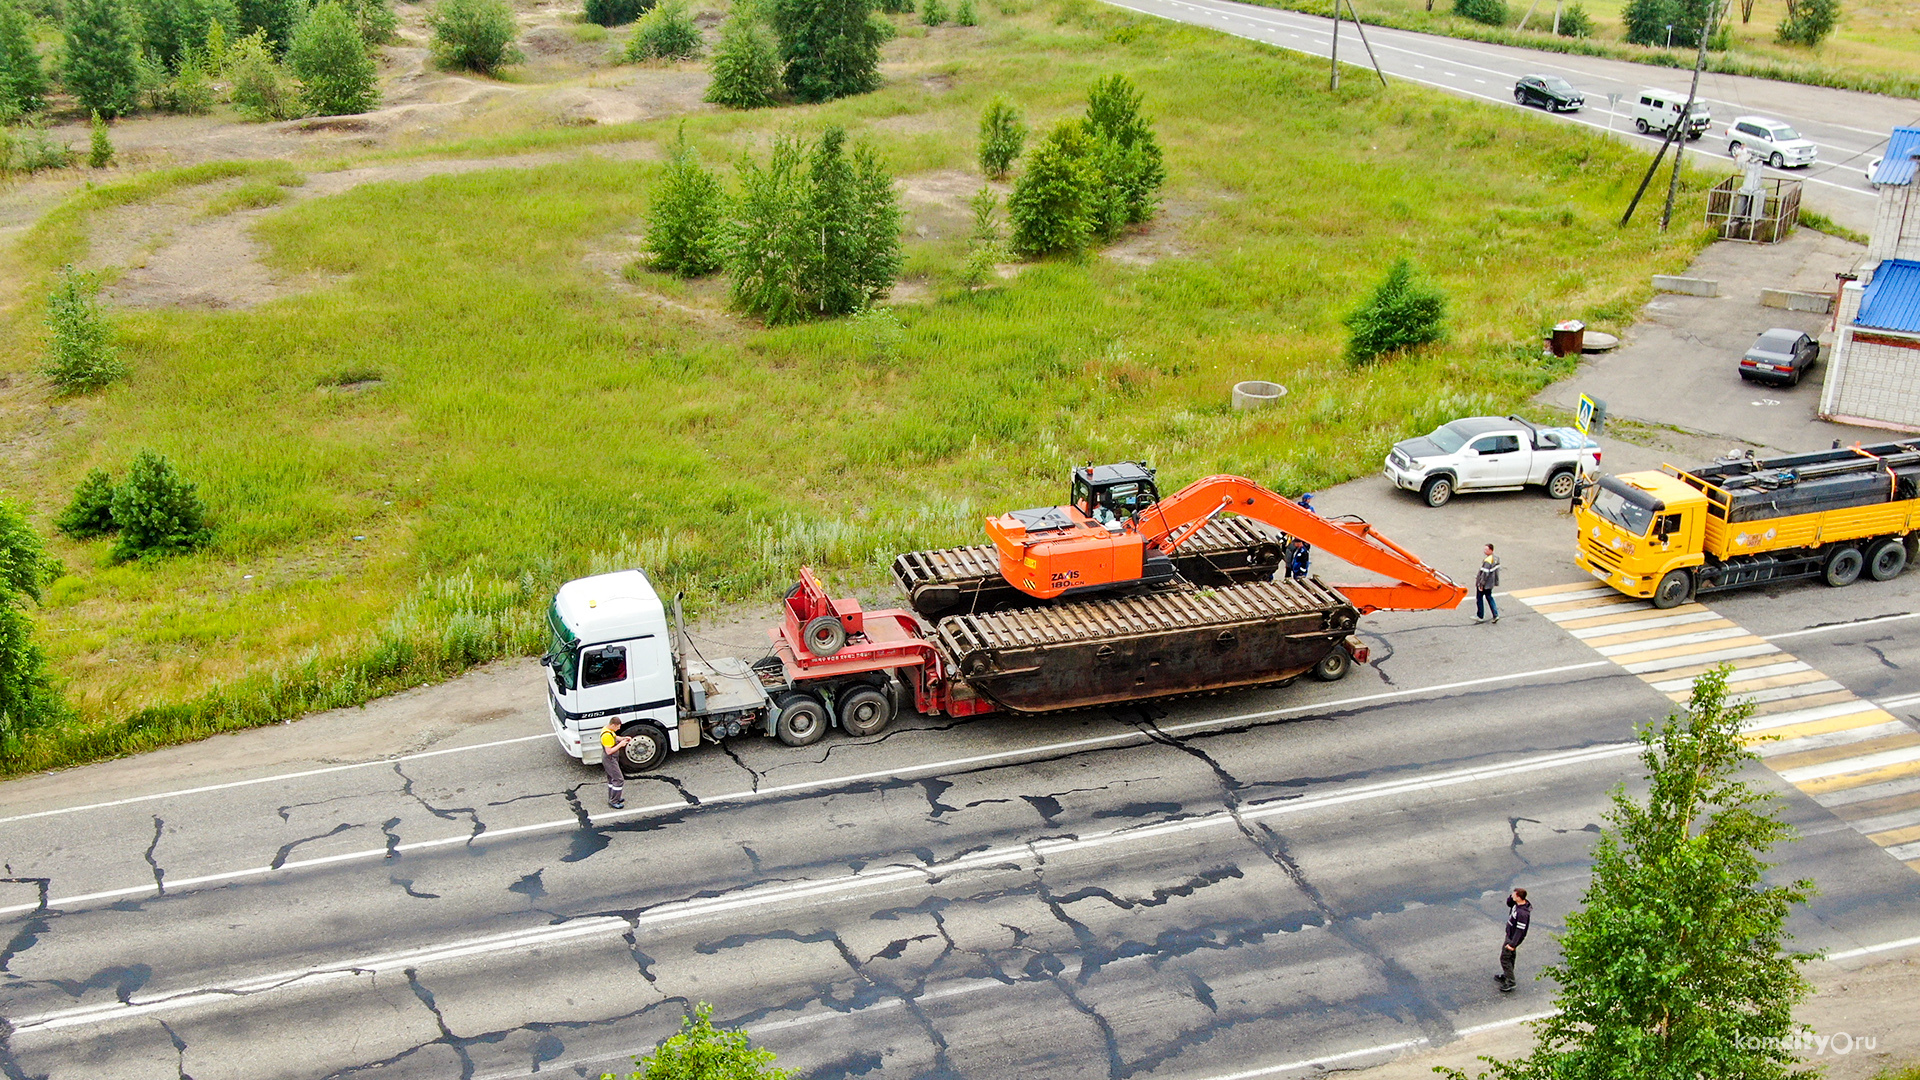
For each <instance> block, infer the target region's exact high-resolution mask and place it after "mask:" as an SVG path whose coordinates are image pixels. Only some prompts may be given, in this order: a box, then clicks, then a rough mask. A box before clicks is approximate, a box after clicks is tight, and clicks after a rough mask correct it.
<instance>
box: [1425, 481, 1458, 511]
mask: <svg viewBox="0 0 1920 1080" xmlns="http://www.w3.org/2000/svg"><path fill="white" fill-rule="evenodd" d="M1420 497H1421V498H1423V499H1425V500H1427V505H1428V506H1434V507H1440V506H1445V505H1447V500H1448V499H1451V498H1453V477H1451V476H1436V477H1434V478H1433V479H1431V480H1429V481H1427V483H1426V485H1425V486H1424V487H1422V488H1421V489H1420Z"/></svg>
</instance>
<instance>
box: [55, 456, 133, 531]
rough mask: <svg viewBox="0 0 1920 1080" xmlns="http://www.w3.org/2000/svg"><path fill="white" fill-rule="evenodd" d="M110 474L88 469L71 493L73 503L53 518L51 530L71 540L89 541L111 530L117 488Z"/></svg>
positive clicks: (103, 470) (102, 470)
mask: <svg viewBox="0 0 1920 1080" xmlns="http://www.w3.org/2000/svg"><path fill="white" fill-rule="evenodd" d="M119 486H120V485H118V484H116V483H114V480H113V474H112V473H110V472H108V471H107V470H105V469H90V470H88V472H87V477H86V479H84V480H82V481H80V486H79V487H77V488H75V489H74V491H73V501H72V502H70V503H68V504H67V508H66V509H65V510H62V511H61V512H60V516H59V517H57V518H54V519H53V527H54V528H56V529H59V530H60V531H61V532H63V533H66V534H67V535H68V536H71V537H73V538H74V539H75V540H92V539H95V538H96V537H101V536H105V535H107V534H108V533H110V532H112V531H113V530H114V524H113V493H114V492H115V491H116V490H118V489H119Z"/></svg>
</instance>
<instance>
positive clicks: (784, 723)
mask: <svg viewBox="0 0 1920 1080" xmlns="http://www.w3.org/2000/svg"><path fill="white" fill-rule="evenodd" d="M773 703H774V704H775V705H778V706H780V719H779V720H777V721H775V722H774V725H773V734H774V735H775V736H776V737H777V738H778V739H779V740H780V741H781V742H783V743H786V744H787V745H788V746H812V745H813V744H814V743H817V742H819V741H820V737H821V736H823V735H825V734H826V733H827V707H826V705H824V704H822V703H821V701H820V699H819V698H817V697H814V696H813V695H812V694H809V693H806V692H804V691H793V692H790V693H785V694H781V695H780V696H779V697H777V698H775V699H773Z"/></svg>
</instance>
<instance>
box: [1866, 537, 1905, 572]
mask: <svg viewBox="0 0 1920 1080" xmlns="http://www.w3.org/2000/svg"><path fill="white" fill-rule="evenodd" d="M1906 568H1907V545H1906V543H1905V542H1904V541H1902V540H1901V539H1900V538H1899V537H1897V536H1889V537H1887V538H1886V539H1885V540H1882V541H1880V542H1879V543H1877V544H1875V545H1873V548H1872V550H1870V551H1868V552H1867V576H1868V577H1870V578H1872V579H1873V580H1875V581H1892V580H1893V579H1894V578H1897V577H1899V576H1900V571H1902V570H1905V569H1906Z"/></svg>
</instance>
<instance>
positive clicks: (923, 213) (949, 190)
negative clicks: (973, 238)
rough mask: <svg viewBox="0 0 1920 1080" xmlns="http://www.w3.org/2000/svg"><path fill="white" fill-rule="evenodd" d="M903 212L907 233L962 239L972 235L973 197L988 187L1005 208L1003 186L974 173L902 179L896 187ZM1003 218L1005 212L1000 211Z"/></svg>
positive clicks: (953, 171) (952, 171)
mask: <svg viewBox="0 0 1920 1080" xmlns="http://www.w3.org/2000/svg"><path fill="white" fill-rule="evenodd" d="M896 186H897V187H898V189H899V192H900V206H901V209H902V210H904V211H906V228H907V231H908V232H910V233H912V234H913V235H915V236H918V237H922V238H924V239H928V240H944V239H961V238H965V237H966V236H967V235H968V234H969V233H971V232H972V231H973V203H972V200H973V196H974V195H975V194H976V193H978V192H979V190H980V188H981V187H982V186H985V187H991V188H993V189H994V190H995V191H996V192H998V193H999V195H1000V202H1001V206H1002V207H1003V208H1004V207H1005V205H1006V196H1007V193H1008V192H1009V191H1010V190H1011V189H1010V188H1009V187H1008V186H1007V185H1005V184H990V183H988V182H987V181H985V180H983V179H981V178H980V177H979V176H976V175H974V174H973V173H968V172H961V171H959V170H957V169H948V170H944V171H941V172H933V173H916V174H915V175H913V176H907V177H902V178H901V179H900V180H899V181H898V183H897V185H896ZM1003 217H1004V211H1003Z"/></svg>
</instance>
